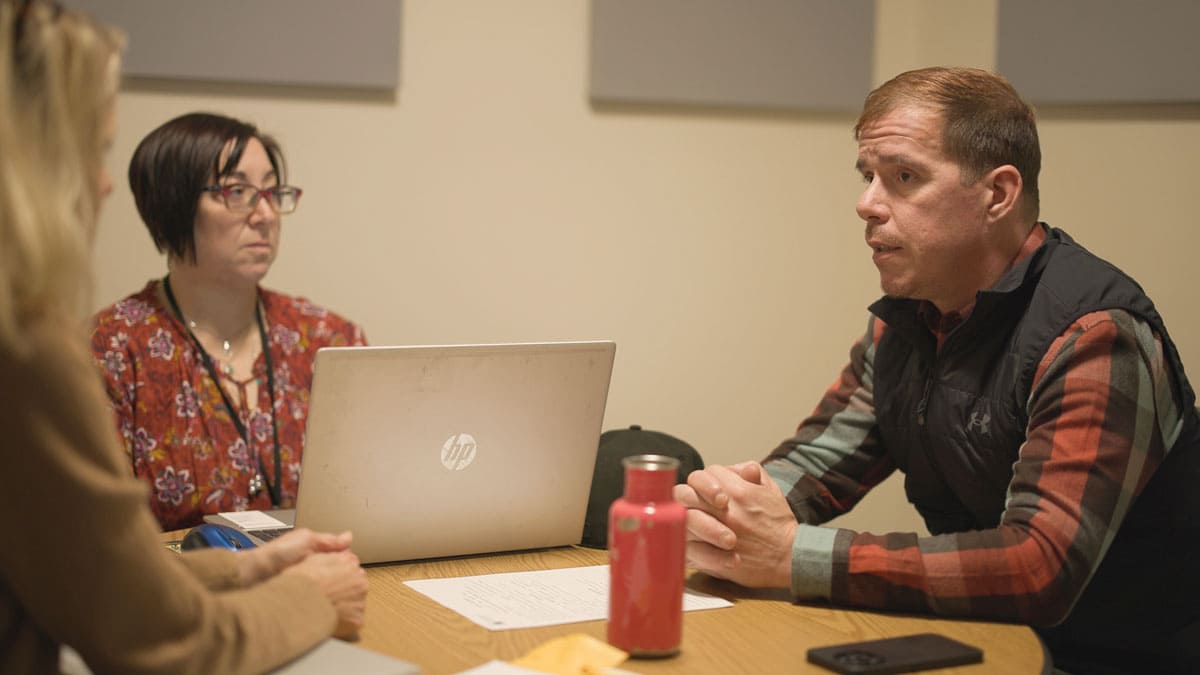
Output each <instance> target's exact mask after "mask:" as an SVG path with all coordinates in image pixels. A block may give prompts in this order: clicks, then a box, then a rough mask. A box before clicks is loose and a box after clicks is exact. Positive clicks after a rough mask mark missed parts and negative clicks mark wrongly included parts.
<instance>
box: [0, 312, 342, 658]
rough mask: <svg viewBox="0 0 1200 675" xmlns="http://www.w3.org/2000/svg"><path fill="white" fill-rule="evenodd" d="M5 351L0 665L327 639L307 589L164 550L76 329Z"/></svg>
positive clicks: (224, 654) (222, 558)
mask: <svg viewBox="0 0 1200 675" xmlns="http://www.w3.org/2000/svg"><path fill="white" fill-rule="evenodd" d="M33 337H34V343H35V345H36V346H35V347H34V349H33V350H32V353H31V354H29V355H27V356H24V357H19V356H16V355H14V354H12V353H9V352H8V351H7V350H6V349H5V348H3V347H0V673H50V672H57V668H58V645H59V644H60V643H62V644H68V645H71V646H72V647H73V648H74V649H75V650H76V651H77V652H79V654H80V655H81V656H82V657H83V659H84V660H85V661H86V662H87V664H88V666H89V667H90V668H91V669H92V670H93V671H94V672H96V673H98V674H99V673H164V672H170V673H251V672H262V671H265V670H269V669H271V668H273V667H275V666H278V665H280V664H282V663H284V662H286V661H288V660H290V659H291V658H293V657H295V656H297V655H299V654H301V653H303V652H304V651H306V650H307V649H308V648H310V647H312V646H314V645H315V644H317V643H318V642H320V641H321V640H322V639H323V638H325V637H328V636H329V635H330V634H332V632H333V630H334V627H335V624H336V621H337V617H336V613H335V611H334V609H333V606H332V605H331V604H330V603H329V602H328V601H327V600H326V599H325V598H324V596H322V595H321V593H320V592H319V591H318V589H317V588H316V586H315V585H314V584H312V583H310V582H308V581H307V580H305V579H302V578H299V577H295V576H280V577H276V578H274V579H271V580H270V581H267V582H265V583H262V584H259V585H257V586H255V587H253V588H248V589H238V588H235V587H236V586H237V570H236V562H235V557H234V556H235V555H236V554H234V553H231V552H227V551H202V552H198V553H189V554H185V555H183V556H179V555H176V554H174V553H171V552H169V551H167V550H166V549H165V548H164V547H163V545H162V544H161V543H160V542H159V536H158V528H157V525H156V524H155V522H154V518H153V517H152V516H151V514H150V510H149V509H148V508H147V498H148V496H147V491H146V489H145V486H144V485H143V484H142V483H141V482H140V481H138V480H137V479H135V478H133V477H132V475H131V473H130V470H129V467H128V466H127V465H126V458H125V455H124V453H123V452H122V450H121V448H120V445H119V443H118V440H117V436H116V430H115V429H114V428H113V422H112V414H111V412H110V411H109V408H108V405H107V399H106V397H105V394H104V391H103V389H102V387H101V384H100V378H99V375H98V374H97V373H96V372H95V370H94V368H95V366H94V365H93V361H92V359H91V355H90V354H89V353H88V351H87V348H86V344H85V342H84V340H83V339H82V335H76V334H74V333H71V332H69V331H64V330H63V329H61V328H56V327H54V326H49V325H47V326H43V327H41V328H39V329H35V330H34V336H33Z"/></svg>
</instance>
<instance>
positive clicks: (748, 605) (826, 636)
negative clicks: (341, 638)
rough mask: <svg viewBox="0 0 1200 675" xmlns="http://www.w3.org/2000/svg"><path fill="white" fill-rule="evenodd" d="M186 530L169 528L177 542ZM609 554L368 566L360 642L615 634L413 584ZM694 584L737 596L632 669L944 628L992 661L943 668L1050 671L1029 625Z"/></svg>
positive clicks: (437, 645) (770, 668)
mask: <svg viewBox="0 0 1200 675" xmlns="http://www.w3.org/2000/svg"><path fill="white" fill-rule="evenodd" d="M181 534H182V532H169V533H164V535H163V539H164V541H167V540H173V539H174V540H177V539H179V537H180V535H181ZM607 562H608V558H607V555H606V553H605V552H604V551H597V550H593V549H587V548H580V547H565V548H553V549H540V550H536V551H526V552H523V553H506V554H496V555H482V556H471V557H461V558H443V559H439V560H429V561H422V562H412V563H394V564H389V565H372V566H370V567H368V568H367V578H368V579H369V580H370V584H371V590H370V595H369V596H368V600H367V624H366V627H365V628H364V629H363V632H362V635H361V638H360V640H359V642H358V645H359V646H361V647H365V648H367V649H371V650H374V651H377V652H382V653H384V654H390V655H392V656H395V657H397V658H401V659H404V660H406V661H411V662H414V663H416V664H418V665H420V666H421V669H422V672H424V673H426V674H427V675H442V674H446V673H457V672H460V671H463V670H466V669H468V668H472V667H474V666H477V665H479V664H481V663H484V662H486V661H490V660H492V659H500V660H505V661H507V660H509V659H513V658H516V657H518V656H520V655H522V654H524V653H525V652H527V651H529V650H530V649H532V648H534V647H536V646H537V645H539V644H541V643H542V642H545V641H546V640H549V639H551V638H554V637H558V636H560V635H568V634H571V633H586V634H588V635H591V636H594V637H596V638H598V639H600V640H603V639H605V622H604V621H588V622H585V623H573V624H565V625H560V626H548V627H544V628H526V629H520V630H507V631H490V630H487V629H486V628H483V627H481V626H478V625H476V624H475V623H472V622H471V621H470V620H468V619H467V618H466V617H464V616H462V615H460V614H458V613H457V612H454V611H453V610H450V609H447V608H445V607H443V606H441V605H439V604H438V603H436V602H434V601H433V600H431V599H429V598H427V597H426V596H424V595H422V594H420V593H418V592H416V591H414V590H412V589H411V588H409V587H408V586H406V585H404V582H405V581H411V580H414V579H437V578H443V577H455V576H471V575H476V574H494V573H498V572H524V571H530V570H548V569H557V568H562V567H579V566H584V565H602V564H605V563H607ZM688 586H689V587H690V588H694V589H696V590H698V591H702V592H704V593H709V594H711V595H717V596H720V597H723V598H725V599H726V600H729V601H730V602H733V603H734V606H733V607H728V608H723V609H712V610H702V611H696V612H685V613H684V619H683V647H682V650H681V651H680V653H679V655H678V656H675V657H673V658H669V659H631V660H629V661H626V662H625V664H623V666H622V667H623V668H625V669H627V670H631V671H634V672H636V673H642V674H643V675H654V674H655V673H689V674H691V675H706V674H708V673H713V674H721V675H725V674H733V673H753V674H758V673H825V674H827V675H828V673H829V671H827V670H825V669H823V668H820V667H818V666H814V665H812V664H810V663H808V661H807V659H806V652H807V650H808V648H809V647H817V646H823V645H830V644H838V643H843V642H853V641H857V640H870V639H876V638H882V637H892V636H898V635H908V634H912V633H923V632H934V633H941V634H943V635H946V636H949V637H952V638H955V639H957V640H960V641H962V642H966V643H968V644H972V645H975V646H976V647H980V648H981V649H983V654H984V661H983V663H982V664H976V665H971V666H962V667H959V668H946V669H942V670H938V671H936V672H938V673H948V674H949V673H963V674H964V675H984V674H985V673H1003V674H1004V675H1013V674H1024V673H1030V674H1036V673H1042V672H1046V671H1047V668H1048V659H1047V658H1046V657H1045V652H1044V650H1043V648H1042V644H1041V642H1040V641H1039V640H1038V638H1037V636H1036V635H1035V634H1034V632H1033V631H1032V630H1031V629H1030V628H1029V627H1027V626H1022V625H1016V624H1004V623H991V622H985V621H962V620H949V619H936V618H929V617H923V616H912V615H902V614H887V613H880V612H871V611H860V610H848V609H835V608H831V607H827V606H821V605H816V604H795V603H792V602H791V601H790V600H789V599H788V597H787V595H788V594H787V593H786V592H784V591H757V590H751V589H746V588H742V587H741V586H738V585H736V584H732V583H729V582H725V581H721V580H718V579H713V578H712V577H709V576H707V575H704V574H692V575H691V576H690V577H689V579H688Z"/></svg>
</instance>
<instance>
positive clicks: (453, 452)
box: [442, 434, 476, 471]
mask: <svg viewBox="0 0 1200 675" xmlns="http://www.w3.org/2000/svg"><path fill="white" fill-rule="evenodd" d="M475 448H476V445H475V439H474V438H472V437H471V434H455V435H453V436H451V437H450V438H447V439H446V442H445V443H443V444H442V465H443V466H445V467H446V468H447V469H450V470H451V471H462V470H463V469H465V468H467V467H468V466H470V465H471V462H474V461H475Z"/></svg>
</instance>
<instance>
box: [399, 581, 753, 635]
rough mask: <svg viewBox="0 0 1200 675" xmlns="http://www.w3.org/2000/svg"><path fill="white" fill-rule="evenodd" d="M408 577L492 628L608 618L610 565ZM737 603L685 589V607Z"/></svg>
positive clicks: (435, 597)
mask: <svg viewBox="0 0 1200 675" xmlns="http://www.w3.org/2000/svg"><path fill="white" fill-rule="evenodd" d="M404 583H405V584H406V585H408V586H409V587H411V588H412V589H413V590H415V591H417V592H418V593H421V594H423V595H426V596H428V597H429V598H432V599H433V600H435V601H436V602H438V603H439V604H441V605H443V606H445V607H449V608H450V609H452V610H454V611H456V612H458V613H459V614H462V615H463V616H465V617H467V618H468V619H470V620H471V621H473V622H475V623H477V624H479V625H480V626H483V627H484V628H487V629H488V630H511V629H514V628H535V627H537V626H555V625H558V624H562V623H576V622H578V621H597V620H600V619H606V618H608V565H592V566H589V567H568V568H565V569H558V570H542V571H538V572H509V573H506V574H483V575H479V576H473V577H451V578H448V579H420V580H416V581H406V582H404ZM732 606H733V603H731V602H729V601H728V600H725V599H723V598H718V597H715V596H712V595H707V594H705V593H698V592H696V591H693V590H691V589H686V588H685V589H684V593H683V611H685V612H691V611H695V610H700V609H717V608H720V607H732Z"/></svg>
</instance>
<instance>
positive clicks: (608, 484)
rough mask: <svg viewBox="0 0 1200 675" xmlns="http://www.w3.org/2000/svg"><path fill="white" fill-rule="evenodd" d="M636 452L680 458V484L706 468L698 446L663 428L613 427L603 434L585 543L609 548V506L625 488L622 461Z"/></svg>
mask: <svg viewBox="0 0 1200 675" xmlns="http://www.w3.org/2000/svg"><path fill="white" fill-rule="evenodd" d="M633 455H666V456H667V457H674V458H675V459H678V460H679V473H678V474H677V476H676V482H678V483H684V482H687V477H688V474H689V473H691V472H693V471H695V470H697V469H703V468H704V460H703V459H701V458H700V453H699V452H697V451H696V449H695V448H693V447H692V446H690V445H688V444H687V443H685V442H683V441H681V440H679V439H678V438H675V437H674V436H671V435H670V434H664V433H663V432H661V431H649V430H646V429H643V428H642V427H640V426H639V425H636V424H635V425H633V426H631V427H629V428H628V429H610V430H608V431H606V432H604V433H602V434H600V449H599V451H598V452H597V453H596V468H595V470H594V472H593V473H592V491H591V494H590V495H589V496H588V506H587V517H586V519H585V520H584V523H583V539H582V540H581V541H580V544H581V545H583V546H587V547H589V548H608V509H609V507H610V506H612V503H613V502H614V501H616V499H617V498H618V497H620V496H621V495H622V493H624V491H625V470H624V468H623V467H622V466H621V460H622V459H625V458H626V457H631V456H633Z"/></svg>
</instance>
